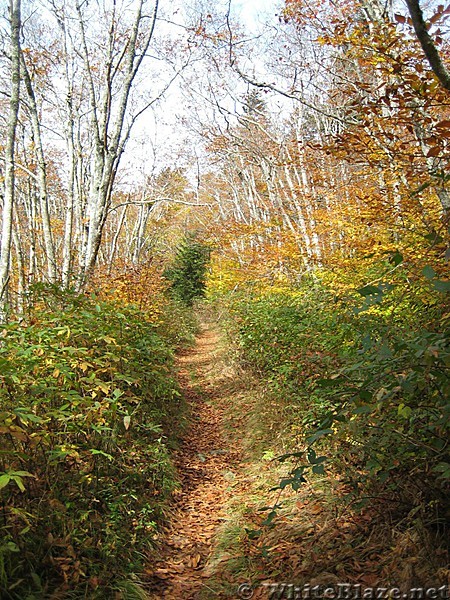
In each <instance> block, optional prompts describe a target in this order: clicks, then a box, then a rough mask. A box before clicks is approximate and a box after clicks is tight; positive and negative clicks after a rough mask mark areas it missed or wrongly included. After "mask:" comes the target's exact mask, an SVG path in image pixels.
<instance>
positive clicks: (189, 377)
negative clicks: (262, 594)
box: [147, 328, 244, 600]
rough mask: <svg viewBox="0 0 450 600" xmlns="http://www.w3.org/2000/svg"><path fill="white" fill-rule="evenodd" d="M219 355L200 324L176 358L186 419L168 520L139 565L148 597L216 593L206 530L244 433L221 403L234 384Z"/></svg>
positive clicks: (236, 465) (234, 473)
mask: <svg viewBox="0 0 450 600" xmlns="http://www.w3.org/2000/svg"><path fill="white" fill-rule="evenodd" d="M222 354H223V350H221V348H220V336H219V334H218V332H217V331H216V330H215V329H213V328H206V329H204V330H203V331H202V332H201V333H200V335H199V336H198V338H197V343H196V346H195V347H194V348H192V349H190V350H189V351H187V352H186V353H185V354H184V355H181V356H179V358H178V367H179V372H180V375H179V377H180V382H181V386H182V391H183V395H184V396H185V398H186V400H187V402H188V403H189V404H190V405H191V415H192V416H191V418H192V422H191V425H190V427H189V429H188V431H187V432H186V434H185V438H184V440H183V442H182V444H181V447H180V449H179V450H178V451H177V452H176V453H175V463H176V467H177V469H178V472H179V476H180V479H181V489H180V490H179V491H178V493H177V494H176V500H175V510H174V514H173V516H172V519H171V524H170V526H169V528H168V529H167V530H166V531H165V532H164V536H163V539H162V540H161V551H160V556H159V560H158V561H157V562H156V563H155V564H153V565H152V566H151V567H150V568H149V569H148V571H147V572H148V573H149V574H150V575H151V576H152V579H153V581H154V590H153V596H152V597H153V598H155V600H156V599H157V598H164V599H167V600H172V599H180V598H182V599H183V600H190V599H192V600H194V599H197V598H220V596H219V595H217V593H216V592H215V591H214V590H212V589H209V588H208V585H207V579H208V577H209V576H210V565H209V560H210V558H211V556H212V551H213V544H214V537H215V535H216V534H217V531H218V528H219V527H220V525H221V524H222V523H223V522H224V521H225V520H226V515H225V507H226V503H227V501H228V500H229V499H230V497H231V495H232V494H234V493H236V492H237V488H239V487H241V486H242V481H240V480H239V469H240V463H241V460H242V449H241V443H240V440H239V430H241V431H242V435H244V427H240V425H241V421H242V419H243V418H244V417H242V416H239V415H234V416H231V417H230V408H229V405H230V402H231V401H232V396H233V394H235V393H236V391H239V385H240V383H239V380H238V379H237V378H236V376H235V375H234V374H233V372H232V371H231V370H230V369H229V368H228V369H227V367H226V365H225V364H224V362H223V360H222ZM230 418H231V422H230ZM227 428H228V432H227ZM230 428H232V429H233V435H231V432H230ZM236 432H238V433H237V434H236Z"/></svg>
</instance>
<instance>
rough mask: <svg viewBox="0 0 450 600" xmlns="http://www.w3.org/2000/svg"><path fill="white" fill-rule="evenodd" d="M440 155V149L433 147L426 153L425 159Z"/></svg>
mask: <svg viewBox="0 0 450 600" xmlns="http://www.w3.org/2000/svg"><path fill="white" fill-rule="evenodd" d="M440 153H441V148H440V147H439V146H433V147H432V148H430V149H429V150H428V152H427V158H431V157H433V156H439V154H440Z"/></svg>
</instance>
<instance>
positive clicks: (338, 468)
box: [228, 282, 450, 524]
mask: <svg viewBox="0 0 450 600" xmlns="http://www.w3.org/2000/svg"><path fill="white" fill-rule="evenodd" d="M421 285H422V284H421V282H419V283H417V284H416V285H415V286H414V287H412V289H411V290H407V293H406V292H405V288H400V287H399V288H395V289H394V288H393V289H392V290H390V291H389V294H390V296H389V295H388V293H386V294H385V297H383V302H381V304H380V303H379V302H377V303H376V304H374V303H373V302H367V295H366V294H364V291H363V294H362V295H363V296H365V298H366V299H365V300H364V304H365V306H362V307H361V302H362V300H361V301H358V300H356V298H357V297H358V295H357V294H356V295H355V294H353V295H351V296H350V297H349V298H347V300H346V302H342V301H340V300H339V299H337V298H334V296H333V295H332V294H331V293H330V292H328V291H327V290H325V289H323V288H321V286H320V285H319V284H315V285H311V284H310V282H309V283H308V286H309V287H302V288H301V289H297V290H292V294H291V295H288V294H276V295H274V294H272V295H270V294H269V295H265V296H262V297H251V296H249V297H245V296H244V295H241V296H238V295H236V294H234V296H233V301H232V303H231V309H230V310H231V313H230V317H229V319H228V331H229V334H230V335H231V337H232V339H233V340H234V342H235V346H236V347H237V349H238V352H239V355H240V357H241V361H242V362H243V363H244V364H246V365H247V366H248V367H250V368H251V369H252V370H253V371H256V372H257V373H258V375H259V376H260V377H262V378H263V380H264V381H265V382H266V388H267V401H268V403H270V404H274V403H275V404H277V406H278V407H279V409H278V412H279V414H280V415H282V418H283V422H281V423H280V424H279V427H280V429H281V430H282V431H283V432H284V441H286V439H287V438H288V437H289V435H290V436H291V441H290V443H289V442H287V445H288V446H289V447H290V452H288V453H287V454H285V455H284V457H283V460H284V459H285V458H287V457H288V456H289V455H290V456H291V457H292V458H294V459H295V461H299V462H300V463H301V466H300V467H296V469H295V472H293V473H291V475H290V476H288V477H286V479H285V480H283V482H282V483H281V487H285V486H286V485H292V486H293V487H294V488H295V489H297V488H298V486H299V485H301V484H302V483H303V482H304V481H305V479H304V474H305V473H306V472H307V471H313V472H314V473H318V474H323V473H324V471H325V468H331V469H333V470H334V471H335V472H339V476H340V479H341V480H342V481H346V482H347V484H348V490H349V493H350V494H351V495H352V496H354V499H358V501H362V500H363V499H364V498H368V497H373V496H374V495H375V496H380V495H381V494H383V495H385V497H386V499H388V498H390V499H391V500H392V502H393V503H395V505H396V508H398V506H399V505H400V506H401V507H402V510H403V511H406V513H408V512H409V511H411V510H413V509H414V510H415V509H416V508H417V509H419V508H421V509H423V510H424V514H425V512H427V511H429V512H432V513H433V515H432V520H433V521H434V522H439V523H441V524H442V523H443V522H445V521H446V520H447V519H448V518H449V516H450V515H449V514H448V510H447V509H446V507H445V501H444V499H445V496H446V493H448V486H449V482H450V455H449V451H448V436H449V423H450V421H449V413H450V405H449V403H448V398H449V397H450V383H449V382H450V378H449V376H448V375H449V372H448V369H449V366H450V349H449V343H448V340H449V336H448V318H447V320H446V317H445V308H446V307H445V302H444V298H443V296H439V294H437V293H434V295H433V294H432V293H431V291H430V290H426V295H425V294H424V290H423V289H422V288H421V287H420V286H421ZM423 298H425V300H424V299H423ZM430 307H431V310H430ZM305 449H306V451H305ZM319 454H320V455H322V456H321V457H319V458H320V460H319V459H318V456H319ZM436 520H437V521H436Z"/></svg>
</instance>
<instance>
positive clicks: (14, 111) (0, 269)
mask: <svg viewBox="0 0 450 600" xmlns="http://www.w3.org/2000/svg"><path fill="white" fill-rule="evenodd" d="M20 8H21V5H20V0H10V9H9V10H10V22H11V43H10V48H11V87H10V89H11V95H10V102H9V114H8V122H7V136H6V145H5V174H4V192H3V213H2V239H1V246H0V317H3V315H4V310H5V301H6V296H7V289H8V281H9V277H10V261H11V241H12V222H13V208H14V162H15V160H14V159H15V143H16V127H17V118H18V113H19V94H20V26H21V17H20Z"/></svg>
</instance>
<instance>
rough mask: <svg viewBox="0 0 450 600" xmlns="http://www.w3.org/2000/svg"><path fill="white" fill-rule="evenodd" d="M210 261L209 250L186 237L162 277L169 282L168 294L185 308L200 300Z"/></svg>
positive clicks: (191, 236) (193, 237)
mask: <svg viewBox="0 0 450 600" xmlns="http://www.w3.org/2000/svg"><path fill="white" fill-rule="evenodd" d="M209 260H210V249H209V248H208V246H205V245H204V244H202V243H201V242H198V241H197V240H196V239H195V236H194V235H192V234H189V235H186V236H185V238H184V239H183V241H182V242H181V244H180V245H179V247H178V249H177V252H176V255H175V258H174V260H173V262H172V264H171V265H170V267H169V268H168V269H167V270H166V271H165V273H164V276H165V277H166V279H168V280H169V281H170V282H171V286H170V293H171V294H172V296H173V297H174V298H177V299H178V300H180V301H181V302H183V303H184V304H186V305H187V306H192V304H193V302H194V300H195V299H196V298H202V297H204V295H205V289H206V270H207V267H208V263H209Z"/></svg>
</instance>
